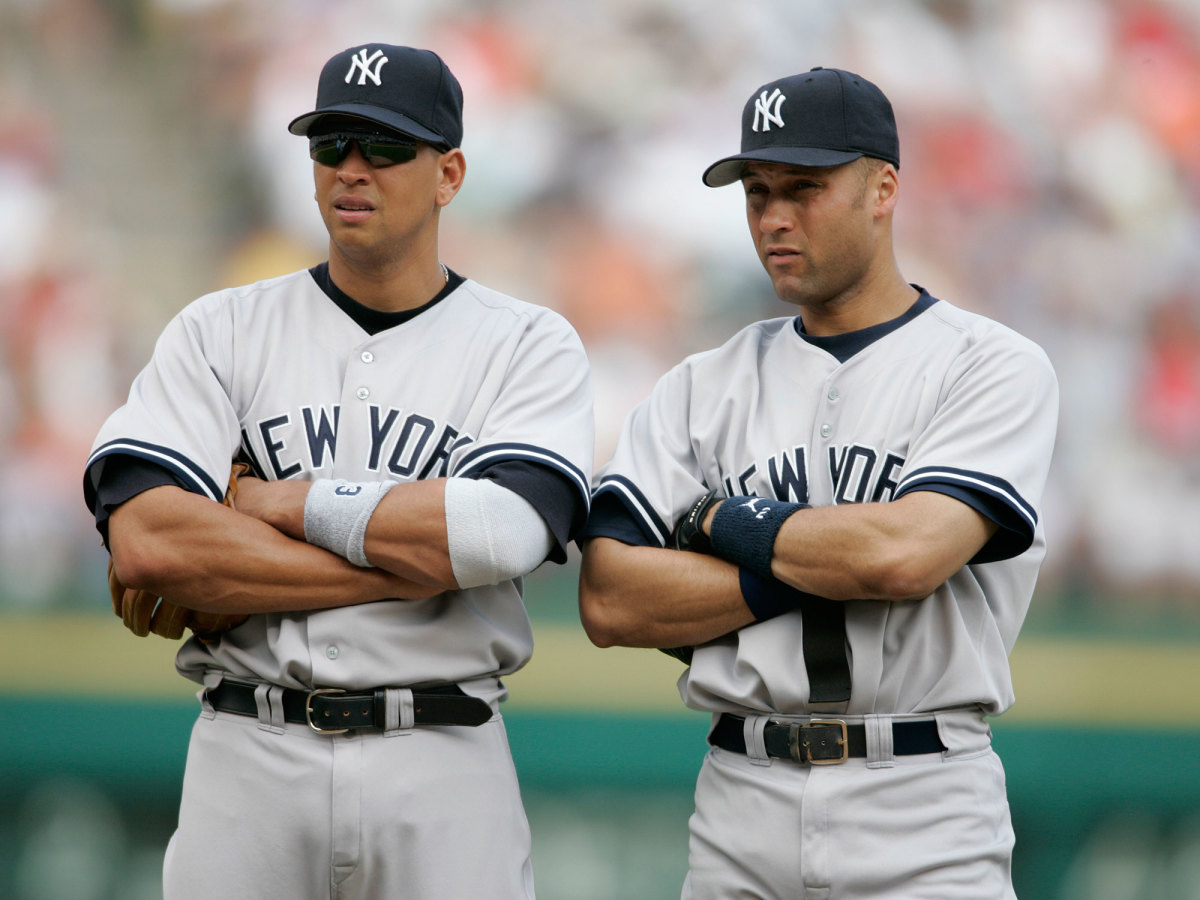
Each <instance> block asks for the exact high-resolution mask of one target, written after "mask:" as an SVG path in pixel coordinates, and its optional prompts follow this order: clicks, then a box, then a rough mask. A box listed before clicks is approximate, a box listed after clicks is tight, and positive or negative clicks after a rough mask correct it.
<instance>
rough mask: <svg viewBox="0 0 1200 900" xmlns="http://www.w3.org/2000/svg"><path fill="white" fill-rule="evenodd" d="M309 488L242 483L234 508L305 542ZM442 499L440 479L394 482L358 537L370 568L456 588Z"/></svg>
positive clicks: (297, 484) (430, 585)
mask: <svg viewBox="0 0 1200 900" xmlns="http://www.w3.org/2000/svg"><path fill="white" fill-rule="evenodd" d="M311 488H312V483H311V482H307V481H272V482H268V481H261V480H259V479H245V480H243V482H242V483H241V487H240V490H239V491H238V497H237V509H238V510H239V511H240V512H244V513H245V514H246V515H248V516H251V517H253V518H255V519H259V520H260V521H262V522H264V523H266V524H268V525H270V526H272V527H273V528H275V529H277V530H278V531H280V532H282V533H283V534H285V535H287V536H289V537H291V538H293V539H295V540H296V541H304V540H305V519H304V512H305V501H306V500H307V498H308V493H309V490H310V489H311ZM444 495H445V479H444V478H438V479H430V480H426V481H415V482H406V483H404V484H398V485H395V486H394V487H392V488H391V490H389V491H388V492H387V493H386V494H384V495H383V498H382V499H381V500H380V501H379V504H378V506H376V507H375V509H374V511H373V512H372V513H371V516H370V520H369V522H368V523H367V526H366V533H365V536H364V538H363V544H362V549H363V551H364V552H365V555H366V558H367V561H368V562H369V563H370V564H371V566H373V567H376V568H378V569H381V570H383V571H385V572H389V573H391V574H392V575H395V576H398V577H399V578H401V579H404V580H405V581H408V582H411V583H412V584H414V585H424V586H425V587H426V588H429V589H431V590H432V591H433V592H435V593H436V592H439V591H444V590H452V589H454V588H456V587H457V586H458V585H457V584H456V583H455V581H454V573H453V571H452V568H451V565H450V558H449V548H448V543H447V539H446V509H445V500H444ZM314 549H315V548H314ZM348 565H349V564H348ZM352 568H357V567H354V566H352Z"/></svg>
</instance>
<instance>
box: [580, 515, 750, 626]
mask: <svg viewBox="0 0 1200 900" xmlns="http://www.w3.org/2000/svg"><path fill="white" fill-rule="evenodd" d="M579 608H580V616H581V618H582V620H583V625H584V629H585V630H586V631H587V634H588V637H589V638H590V639H591V640H592V642H593V643H595V644H597V645H599V646H602V647H606V646H613V645H619V646H625V647H678V646H683V645H690V644H702V643H705V642H707V641H711V640H713V639H714V638H717V637H720V636H721V635H724V634H728V633H729V632H731V631H734V630H736V629H738V628H741V627H742V626H744V625H748V624H749V623H750V622H752V621H754V616H753V615H752V614H751V612H750V609H749V607H747V606H746V603H745V601H744V600H743V598H742V593H741V589H740V587H739V582H738V570H737V568H736V567H734V566H733V565H731V564H729V563H727V562H725V561H724V560H720V559H717V558H715V557H711V556H706V555H703V554H699V553H690V552H685V551H679V550H668V549H660V548H655V547H632V546H628V545H626V544H622V543H620V542H619V541H615V540H611V539H608V538H595V539H593V540H591V541H589V542H588V544H587V546H586V547H585V549H584V554H583V566H582V570H581V573H580V585H579Z"/></svg>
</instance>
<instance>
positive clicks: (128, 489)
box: [87, 453, 190, 548]
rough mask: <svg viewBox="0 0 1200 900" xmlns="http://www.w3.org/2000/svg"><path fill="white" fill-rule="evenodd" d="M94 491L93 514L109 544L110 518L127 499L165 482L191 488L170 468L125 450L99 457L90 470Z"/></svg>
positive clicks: (88, 481)
mask: <svg viewBox="0 0 1200 900" xmlns="http://www.w3.org/2000/svg"><path fill="white" fill-rule="evenodd" d="M87 483H88V484H89V485H90V487H91V490H90V491H89V492H88V493H89V494H90V495H91V498H92V514H93V515H94V516H95V517H96V530H97V531H99V532H100V537H101V538H102V539H103V541H104V546H105V547H106V548H107V547H108V517H109V516H110V515H111V514H112V511H113V510H114V509H116V508H117V507H118V506H120V505H121V504H122V503H124V502H125V501H127V500H131V499H133V498H134V497H136V496H137V495H138V494H140V493H142V492H144V491H148V490H150V489H151V488H156V487H162V486H163V485H166V484H171V485H175V486H176V487H180V488H183V489H184V490H185V491H186V490H190V488H188V486H187V485H186V484H184V483H183V482H182V481H180V480H179V479H178V478H176V477H175V475H174V473H172V472H171V471H170V470H169V469H166V468H164V467H163V466H160V465H158V464H157V463H152V462H150V461H149V460H145V459H142V458H140V457H137V456H130V455H128V454H124V453H114V454H111V455H109V456H105V457H104V458H102V459H99V460H97V461H96V462H95V463H93V464H92V466H91V468H89V469H88V471H87Z"/></svg>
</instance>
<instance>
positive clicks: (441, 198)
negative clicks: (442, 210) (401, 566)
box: [435, 147, 467, 206]
mask: <svg viewBox="0 0 1200 900" xmlns="http://www.w3.org/2000/svg"><path fill="white" fill-rule="evenodd" d="M437 165H438V188H437V196H436V198H435V202H436V203H437V205H438V206H445V205H447V204H448V203H449V202H450V201H451V200H453V199H454V195H455V194H457V193H458V189H459V188H461V187H462V183H463V179H464V178H466V176H467V158H466V156H464V155H463V152H462V150H461V149H460V148H458V147H455V148H454V149H453V150H447V151H446V152H445V153H443V154H441V155H440V156H439V157H438V162H437Z"/></svg>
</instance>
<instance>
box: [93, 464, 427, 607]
mask: <svg viewBox="0 0 1200 900" xmlns="http://www.w3.org/2000/svg"><path fill="white" fill-rule="evenodd" d="M109 538H110V547H111V549H112V554H113V563H114V566H115V568H116V572H117V575H118V577H119V578H120V579H121V581H122V582H123V583H124V584H125V585H126V586H127V587H131V588H138V589H142V590H147V591H152V592H154V593H157V594H158V595H159V596H162V597H165V598H167V599H168V600H170V601H172V602H173V603H176V604H177V605H180V606H186V607H189V608H191V609H200V610H206V611H211V612H218V613H237V612H245V613H257V612H279V611H297V610H306V609H322V608H328V607H335V606H347V605H353V604H357V603H366V602H371V601H374V600H380V599H384V598H389V597H395V598H404V599H418V598H421V597H427V596H432V595H433V594H435V593H437V591H436V590H432V589H430V588H428V587H427V586H424V585H420V584H417V583H415V582H412V581H409V580H406V579H403V578H399V577H396V576H395V575H393V574H391V573H388V572H386V571H383V570H377V569H362V568H359V567H356V566H353V565H351V564H350V563H348V562H346V561H345V560H344V559H341V558H339V557H338V556H336V555H334V554H332V553H328V552H327V551H325V550H322V549H320V548H319V547H314V546H311V545H309V544H307V543H305V542H303V541H298V540H295V539H293V538H290V537H288V536H286V535H284V534H283V533H281V532H280V531H278V530H277V529H275V528H273V527H271V526H270V525H267V524H266V523H264V522H262V521H259V520H257V519H255V518H252V517H250V516H246V515H243V514H241V513H238V512H236V511H234V510H231V509H228V508H227V507H225V506H222V505H221V504H217V503H213V502H212V501H210V500H207V499H206V498H204V497H200V496H198V495H195V494H190V493H188V492H186V491H183V490H180V489H178V488H174V487H160V488H155V489H153V490H150V491H146V492H144V493H142V494H139V495H138V496H136V497H134V498H133V499H132V500H130V501H128V502H127V503H124V504H122V505H121V506H120V507H118V508H117V509H116V510H114V512H113V515H112V518H111V520H110V526H109Z"/></svg>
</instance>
